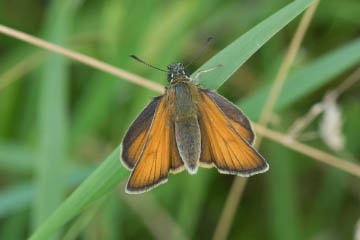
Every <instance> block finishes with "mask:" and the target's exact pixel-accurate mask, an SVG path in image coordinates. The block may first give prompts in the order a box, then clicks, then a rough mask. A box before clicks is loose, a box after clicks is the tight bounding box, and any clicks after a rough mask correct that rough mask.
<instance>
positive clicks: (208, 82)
mask: <svg viewBox="0 0 360 240" xmlns="http://www.w3.org/2000/svg"><path fill="white" fill-rule="evenodd" d="M313 1H314V0H298V1H293V2H292V3H290V4H288V5H287V6H286V7H284V8H282V9H281V10H279V11H277V12H276V13H275V14H273V15H271V16H270V17H268V18H267V19H265V20H264V21H262V22H261V23H260V24H258V25H256V26H255V27H254V28H252V29H251V30H250V31H248V32H247V33H245V34H244V35H242V36H241V37H239V38H238V39H237V40H235V41H234V42H233V43H231V44H230V45H229V46H227V47H226V48H224V49H223V50H222V51H220V52H219V53H218V54H216V55H215V57H213V58H211V59H210V60H209V61H207V62H206V63H205V64H204V65H203V66H202V67H201V68H200V69H209V68H212V67H214V66H216V65H218V64H221V65H222V67H220V68H218V69H216V70H214V71H212V72H211V74H206V73H204V74H202V75H201V77H200V79H199V80H200V83H201V84H202V85H203V86H206V87H208V88H210V89H217V88H219V87H220V86H221V85H222V84H223V83H224V81H226V80H227V79H228V78H229V77H230V76H231V75H232V74H233V73H234V72H235V71H236V70H237V69H238V68H239V67H240V66H241V65H242V64H243V63H244V62H245V61H246V60H248V59H249V58H250V57H251V56H252V55H253V54H254V53H255V52H256V51H257V50H258V49H259V48H260V47H262V46H263V45H264V44H265V43H266V42H267V41H268V40H269V39H270V38H271V37H272V36H274V35H275V34H276V33H277V32H278V31H280V30H281V29H282V28H283V27H285V26H286V25H287V24H288V23H289V22H290V21H291V20H293V19H294V18H295V17H296V16H298V15H299V14H300V13H301V12H302V11H304V10H305V9H306V8H307V7H308V6H309V5H310V4H311V3H312V2H313Z"/></svg>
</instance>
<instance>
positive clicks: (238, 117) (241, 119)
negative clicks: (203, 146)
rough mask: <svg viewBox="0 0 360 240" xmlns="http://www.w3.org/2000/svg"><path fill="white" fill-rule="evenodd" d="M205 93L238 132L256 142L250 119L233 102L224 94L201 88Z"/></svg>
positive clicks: (248, 139)
mask: <svg viewBox="0 0 360 240" xmlns="http://www.w3.org/2000/svg"><path fill="white" fill-rule="evenodd" d="M201 91H204V93H205V94H206V95H207V96H208V97H210V98H211V100H212V101H213V102H215V104H216V105H217V107H218V108H220V110H221V111H222V112H223V113H224V114H225V116H226V117H227V118H228V120H229V121H230V123H231V125H232V126H233V127H234V128H235V129H236V130H237V132H238V133H239V134H240V135H241V136H242V137H243V138H244V139H245V140H246V141H247V142H248V143H250V144H252V143H253V142H254V138H255V135H254V132H253V130H252V128H251V125H250V121H249V119H248V118H247V117H246V116H245V115H244V114H243V113H242V111H241V110H240V109H239V108H238V107H236V106H235V105H234V104H232V103H231V102H230V101H229V100H227V99H226V98H224V97H223V96H221V95H219V94H217V93H215V92H213V91H210V90H208V89H201Z"/></svg>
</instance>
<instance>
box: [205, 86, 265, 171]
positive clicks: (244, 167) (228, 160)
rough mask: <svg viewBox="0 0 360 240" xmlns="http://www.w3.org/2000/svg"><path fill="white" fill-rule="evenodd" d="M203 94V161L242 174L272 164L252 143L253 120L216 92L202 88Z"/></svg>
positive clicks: (220, 169) (262, 169) (261, 169)
mask: <svg viewBox="0 0 360 240" xmlns="http://www.w3.org/2000/svg"><path fill="white" fill-rule="evenodd" d="M199 94H200V100H199V103H198V104H199V112H200V114H199V123H200V131H201V136H202V138H201V139H202V143H201V145H202V149H201V157H200V164H201V165H202V166H205V167H206V166H207V167H209V166H212V165H215V166H216V167H217V168H218V170H219V171H220V172H221V173H228V174H236V175H239V176H251V175H253V174H256V173H261V172H264V171H266V170H267V169H268V164H267V163H266V161H265V160H264V159H263V157H262V156H261V155H260V154H259V153H258V152H257V151H256V150H255V149H254V148H252V146H251V144H250V143H251V142H252V141H253V139H254V133H253V132H252V130H251V127H250V123H249V120H247V118H246V117H245V116H244V115H243V114H242V113H241V111H240V110H238V109H237V108H236V107H235V106H233V105H232V104H231V103H230V102H229V101H227V100H226V101H225V99H224V98H223V97H221V96H219V95H217V94H216V93H214V92H211V91H209V90H205V89H199ZM229 104H231V106H229ZM220 106H221V107H220Z"/></svg>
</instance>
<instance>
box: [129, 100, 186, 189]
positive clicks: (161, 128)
mask: <svg viewBox="0 0 360 240" xmlns="http://www.w3.org/2000/svg"><path fill="white" fill-rule="evenodd" d="M170 115H171V111H170V109H169V105H168V104H167V102H166V101H165V97H163V98H161V99H160V100H159V103H158V106H157V108H156V111H155V113H154V116H153V119H152V122H151V126H150V129H149V131H148V133H147V135H146V139H145V145H144V147H143V149H142V151H141V153H140V155H139V158H138V160H137V162H136V164H135V166H134V168H133V171H132V173H131V175H130V178H129V180H128V183H127V186H126V192H128V193H142V192H146V191H149V190H150V189H152V188H154V187H156V186H157V185H159V184H161V183H164V182H166V180H167V177H168V172H169V171H171V172H174V173H176V172H179V171H180V170H181V169H183V163H182V161H181V159H180V155H179V152H178V150H177V148H176V143H175V136H174V126H173V122H172V120H171V116H170Z"/></svg>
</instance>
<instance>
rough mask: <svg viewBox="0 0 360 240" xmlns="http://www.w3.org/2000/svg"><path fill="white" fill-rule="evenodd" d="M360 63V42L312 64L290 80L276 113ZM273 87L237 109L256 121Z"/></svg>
mask: <svg viewBox="0 0 360 240" xmlns="http://www.w3.org/2000/svg"><path fill="white" fill-rule="evenodd" d="M359 61H360V39H357V40H354V41H352V42H350V43H347V44H346V45H345V46H343V47H340V48H338V49H336V50H334V51H332V52H330V53H328V54H326V55H325V56H323V57H320V58H318V59H317V60H315V61H313V62H312V63H309V64H308V65H307V66H305V67H303V68H302V70H298V71H296V72H295V73H293V74H291V75H290V76H289V77H288V79H287V80H286V82H285V84H284V87H283V88H282V91H281V93H280V96H279V98H278V100H277V102H276V106H275V110H280V109H284V108H286V107H288V106H290V105H291V104H292V103H294V102H295V101H297V100H298V99H300V98H301V97H304V96H305V95H306V94H309V93H311V92H313V91H315V90H316V89H318V88H320V87H321V86H324V85H325V84H326V83H328V82H329V81H330V80H332V79H334V78H335V77H336V76H338V75H340V74H341V73H343V72H344V71H346V70H347V69H349V68H351V67H352V66H354V65H355V64H357V63H359ZM270 88H271V86H270V85H268V86H265V87H264V88H262V89H259V90H258V91H256V92H255V93H254V94H253V95H251V96H250V97H248V98H246V99H244V100H240V101H239V102H237V105H239V106H241V108H242V110H243V111H244V112H245V113H246V114H247V115H248V116H249V117H250V118H251V119H252V120H253V121H255V120H256V119H257V118H258V117H259V115H260V112H261V109H262V108H261V106H263V105H264V104H265V101H266V99H267V96H268V94H269V92H270Z"/></svg>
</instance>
